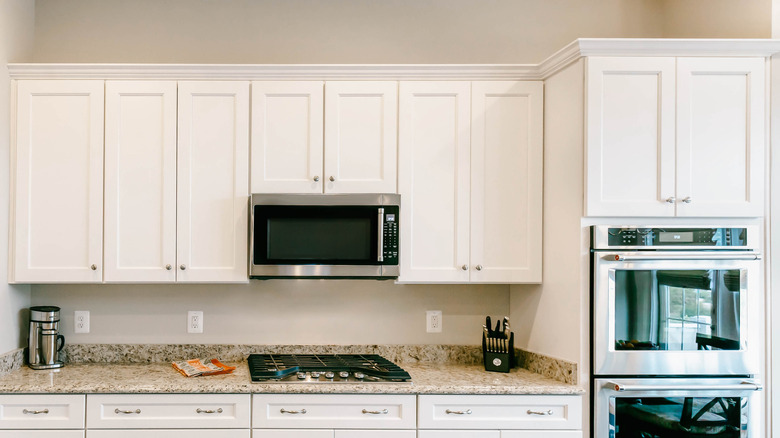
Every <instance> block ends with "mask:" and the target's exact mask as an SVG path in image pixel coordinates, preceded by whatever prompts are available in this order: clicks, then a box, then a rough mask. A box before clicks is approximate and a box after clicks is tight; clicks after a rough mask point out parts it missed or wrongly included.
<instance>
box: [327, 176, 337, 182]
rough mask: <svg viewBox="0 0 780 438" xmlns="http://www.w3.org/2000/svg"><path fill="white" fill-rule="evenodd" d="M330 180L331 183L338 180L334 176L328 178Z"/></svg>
mask: <svg viewBox="0 0 780 438" xmlns="http://www.w3.org/2000/svg"><path fill="white" fill-rule="evenodd" d="M328 179H330V182H333V181H336V178H335V177H333V176H331V177H330V178H328Z"/></svg>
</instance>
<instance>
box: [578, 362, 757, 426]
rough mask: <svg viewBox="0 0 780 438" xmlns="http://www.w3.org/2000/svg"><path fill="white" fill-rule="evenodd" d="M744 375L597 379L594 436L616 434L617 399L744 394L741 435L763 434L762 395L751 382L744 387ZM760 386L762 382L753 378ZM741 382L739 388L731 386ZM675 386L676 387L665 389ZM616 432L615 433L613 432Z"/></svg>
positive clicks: (732, 395) (741, 395)
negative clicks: (752, 387) (626, 388)
mask: <svg viewBox="0 0 780 438" xmlns="http://www.w3.org/2000/svg"><path fill="white" fill-rule="evenodd" d="M743 381H744V379H735V378H696V379H691V378H686V377H683V378H677V379H666V378H639V379H595V380H594V388H595V389H594V402H593V404H594V406H593V409H594V411H593V427H594V431H593V434H592V436H594V437H609V436H614V432H615V431H614V428H615V425H614V424H613V423H611V421H615V418H616V415H617V412H616V408H617V406H616V399H617V398H650V397H742V398H744V399H746V400H744V407H743V415H741V422H742V424H741V434H740V435H739V436H740V438H759V437H760V436H761V435H760V431H761V424H760V423H761V421H762V420H761V418H762V414H761V413H762V403H761V400H762V397H761V396H760V395H759V394H760V393H759V392H758V391H756V390H755V389H751V388H750V387H749V386H750V385H745V388H743V387H742V382H743ZM753 383H754V384H755V385H756V386H760V384H758V383H755V382H753ZM615 385H619V386H621V387H639V386H642V387H647V388H648V389H647V390H637V391H616V390H615V389H614V386H615ZM734 386H737V387H738V389H731V388H732V387H734ZM665 387H674V388H675V389H674V390H666V389H663V388H665ZM610 432H612V434H610Z"/></svg>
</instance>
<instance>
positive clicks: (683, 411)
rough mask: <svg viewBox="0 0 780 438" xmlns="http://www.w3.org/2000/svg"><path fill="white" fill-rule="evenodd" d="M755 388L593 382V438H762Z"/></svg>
mask: <svg viewBox="0 0 780 438" xmlns="http://www.w3.org/2000/svg"><path fill="white" fill-rule="evenodd" d="M760 389H761V386H760V385H759V384H757V383H755V382H751V381H745V380H744V379H719V378H715V379H713V378H704V379H690V378H682V379H680V378H678V379H596V380H594V388H593V391H594V394H595V395H594V413H593V428H594V431H593V434H592V436H594V437H599V438H601V437H604V438H607V437H608V438H637V437H656V438H672V437H722V438H758V437H762V436H764V435H763V434H762V428H763V425H762V418H761V417H762V415H761V412H762V408H761V397H760V395H759V394H760V392H759V390H760Z"/></svg>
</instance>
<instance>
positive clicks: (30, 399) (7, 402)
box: [0, 394, 84, 437]
mask: <svg viewBox="0 0 780 438" xmlns="http://www.w3.org/2000/svg"><path fill="white" fill-rule="evenodd" d="M9 429H49V430H51V429H60V430H61V429H84V396H83V395H70V394H67V395H66V394H35V395H23V394H7V395H0V430H9ZM3 433H5V432H3ZM4 436H7V435H2V434H0V437H4ZM15 436H27V435H24V434H21V433H19V435H15Z"/></svg>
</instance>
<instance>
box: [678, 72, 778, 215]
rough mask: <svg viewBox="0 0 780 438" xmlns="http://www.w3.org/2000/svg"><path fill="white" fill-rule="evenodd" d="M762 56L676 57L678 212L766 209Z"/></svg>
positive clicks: (739, 212) (753, 212) (747, 212)
mask: <svg viewBox="0 0 780 438" xmlns="http://www.w3.org/2000/svg"><path fill="white" fill-rule="evenodd" d="M765 68H766V65H765V60H764V59H763V58H679V59H678V60H677V200H678V204H677V215H678V216H718V217H723V216H762V215H763V214H764V202H763V201H764V189H763V187H764V162H765V160H764V155H765V147H764V143H765V140H764V139H765V97H764V96H765V85H766V84H765V79H764V77H765V73H764V72H765Z"/></svg>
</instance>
